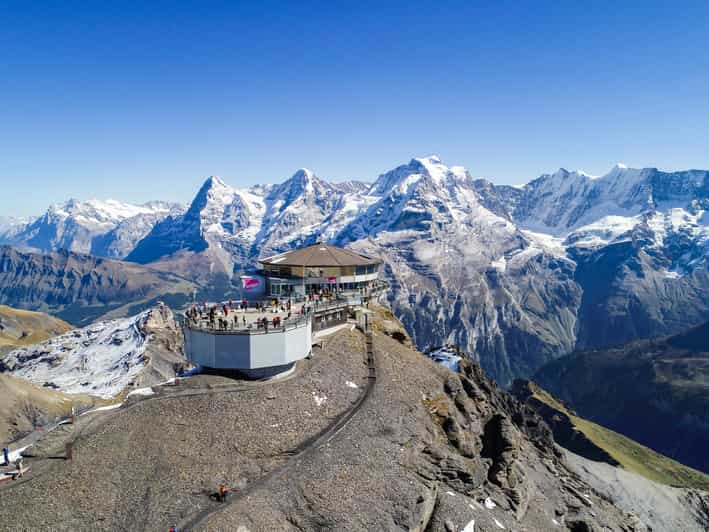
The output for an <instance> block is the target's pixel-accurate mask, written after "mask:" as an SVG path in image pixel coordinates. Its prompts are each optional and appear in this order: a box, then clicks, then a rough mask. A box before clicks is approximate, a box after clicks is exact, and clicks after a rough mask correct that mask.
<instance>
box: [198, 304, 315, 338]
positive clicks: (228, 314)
mask: <svg viewBox="0 0 709 532" xmlns="http://www.w3.org/2000/svg"><path fill="white" fill-rule="evenodd" d="M247 308H248V304H247V301H246V300H245V299H244V300H242V301H241V302H240V303H238V305H235V304H234V302H233V301H229V302H228V303H222V304H221V308H219V306H218V305H215V304H212V305H210V304H208V303H204V304H202V305H192V306H191V307H190V308H189V309H188V310H187V312H185V315H186V316H187V319H188V320H190V321H191V322H192V323H194V324H195V325H199V324H203V323H204V322H206V323H207V326H208V327H209V328H210V329H215V330H218V331H228V330H229V329H237V328H239V327H240V326H241V327H244V328H245V327H247V326H249V327H250V325H248V321H247V319H246V309H247ZM291 308H292V304H291V302H290V301H287V302H284V303H279V302H278V300H276V299H274V300H273V301H272V302H270V304H269V303H265V302H258V303H257V304H256V307H255V310H256V311H257V312H267V311H268V310H272V311H273V312H279V311H280V312H282V313H287V314H286V316H285V318H283V317H282V316H280V315H279V316H274V317H273V318H272V319H268V318H267V317H262V318H258V319H257V320H256V321H255V322H254V323H255V326H256V327H257V328H259V329H261V328H263V329H268V328H269V326H271V327H274V328H275V327H280V326H281V325H283V322H284V321H285V320H289V319H290V317H291ZM235 309H240V310H242V311H243V313H240V312H237V311H236V310H235ZM305 313H306V310H305V309H304V308H301V309H300V314H301V315H304V314H305Z"/></svg>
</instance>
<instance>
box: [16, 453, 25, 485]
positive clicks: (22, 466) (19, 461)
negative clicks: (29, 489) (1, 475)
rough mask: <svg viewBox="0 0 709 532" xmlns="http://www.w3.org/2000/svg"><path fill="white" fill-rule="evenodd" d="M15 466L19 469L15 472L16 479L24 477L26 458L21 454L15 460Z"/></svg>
mask: <svg viewBox="0 0 709 532" xmlns="http://www.w3.org/2000/svg"><path fill="white" fill-rule="evenodd" d="M15 467H16V468H17V471H16V472H15V480H16V479H18V478H22V475H24V474H25V464H24V459H23V458H22V457H21V456H20V457H18V458H17V460H15Z"/></svg>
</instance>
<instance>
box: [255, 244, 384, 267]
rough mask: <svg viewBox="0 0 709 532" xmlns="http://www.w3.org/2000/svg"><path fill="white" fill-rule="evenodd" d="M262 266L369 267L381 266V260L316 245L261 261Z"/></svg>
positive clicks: (327, 245)
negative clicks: (373, 265)
mask: <svg viewBox="0 0 709 532" xmlns="http://www.w3.org/2000/svg"><path fill="white" fill-rule="evenodd" d="M259 262H260V263H261V264H274V265H283V266H308V267H314V266H323V267H326V266H368V265H370V264H381V262H382V261H381V260H379V259H374V258H371V257H367V256H365V255H360V254H359V253H355V252H354V251H350V250H349V249H343V248H338V247H336V246H331V245H329V244H315V245H313V246H308V247H306V248H300V249H294V250H293V251H287V252H285V253H279V254H278V255H273V256H272V257H267V258H265V259H261V260H259Z"/></svg>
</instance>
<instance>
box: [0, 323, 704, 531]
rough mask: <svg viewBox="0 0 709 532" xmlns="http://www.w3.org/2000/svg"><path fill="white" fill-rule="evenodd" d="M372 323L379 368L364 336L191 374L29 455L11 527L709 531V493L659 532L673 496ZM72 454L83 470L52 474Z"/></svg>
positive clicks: (469, 367) (676, 499)
mask: <svg viewBox="0 0 709 532" xmlns="http://www.w3.org/2000/svg"><path fill="white" fill-rule="evenodd" d="M376 313H377V315H376V317H375V319H374V328H373V333H372V340H373V342H372V347H373V353H374V358H373V361H372V362H371V364H370V366H369V367H368V365H367V359H366V357H365V347H366V343H365V338H364V335H363V334H362V333H361V332H359V331H358V330H357V329H354V328H352V327H349V326H348V327H345V328H340V329H337V330H335V331H334V332H331V334H329V335H327V336H325V337H324V338H322V339H321V342H320V347H318V348H316V349H315V351H314V353H313V357H312V359H310V360H306V361H304V362H303V363H302V364H300V365H299V366H298V367H297V369H296V371H295V372H294V373H292V374H290V375H288V376H285V377H282V378H280V379H277V380H275V381H266V382H251V383H249V382H246V383H245V382H243V381H241V382H239V381H233V380H231V379H227V378H224V377H220V376H216V375H199V376H194V377H190V378H187V379H184V380H182V381H180V383H179V385H177V386H156V387H153V388H152V394H151V395H145V394H134V395H132V396H130V397H129V398H128V400H127V401H126V403H124V404H123V405H122V406H121V407H119V408H115V409H111V410H103V411H95V412H93V413H89V414H87V415H84V416H81V417H80V418H79V420H78V424H77V425H76V426H75V427H73V428H72V427H71V426H67V427H66V428H64V429H61V430H56V431H54V432H52V433H51V434H49V435H47V436H46V437H45V438H44V439H42V440H41V441H40V442H39V443H37V444H35V446H33V447H32V448H30V451H26V454H27V455H28V458H27V462H28V465H29V466H30V468H31V473H29V474H28V475H27V476H26V477H25V478H23V479H21V480H18V481H15V482H14V483H12V484H11V485H9V486H6V487H0V504H2V507H3V519H2V521H0V529H2V530H18V529H31V530H39V529H48V528H51V529H53V530H72V531H77V530H97V529H102V530H104V529H105V530H167V528H168V527H169V526H172V525H176V526H177V527H178V528H179V529H180V530H215V531H216V530H241V531H247V530H248V531H270V530H293V531H296V530H363V531H364V530H419V531H424V530H431V531H434V530H435V531H460V530H465V531H471V530H488V531H493V530H502V529H506V530H529V531H547V530H554V529H557V528H559V529H562V530H563V529H566V530H572V531H579V530H625V531H644V530H650V529H652V530H658V529H662V530H687V531H693V530H697V531H699V530H704V529H705V528H706V526H707V524H709V519H708V517H709V516H707V514H706V511H705V509H706V507H707V506H706V505H707V503H708V502H709V501H707V499H706V495H703V494H701V493H699V492H691V491H688V490H674V491H672V492H671V494H672V498H669V496H666V497H665V499H664V500H663V501H664V502H663V504H664V505H665V506H664V507H663V516H662V520H661V523H662V524H663V526H662V527H659V528H658V527H657V525H656V522H654V521H653V520H652V519H651V518H650V517H651V516H650V514H649V513H648V512H647V511H646V506H645V505H644V504H643V505H641V504H640V502H639V501H641V500H643V498H644V497H646V494H647V493H650V492H652V493H655V495H656V496H658V497H659V496H660V494H663V493H665V492H662V491H661V490H660V491H658V488H657V487H656V485H655V484H654V483H652V482H650V481H647V480H645V479H642V478H640V479H638V478H633V482H626V483H625V484H624V486H625V488H626V489H625V490H624V491H623V496H622V497H619V496H617V495H615V494H614V493H612V492H611V490H610V488H609V486H607V485H603V484H602V483H600V482H598V479H597V477H595V476H594V474H593V472H594V470H593V467H594V466H593V465H592V463H591V462H589V461H585V460H584V459H581V458H579V457H571V456H568V457H567V456H566V455H565V453H563V452H562V451H560V450H559V449H558V448H557V447H556V446H555V444H554V440H553V436H552V433H551V431H550V430H549V428H548V426H547V425H546V423H545V422H544V421H543V420H542V419H541V418H540V417H539V416H538V415H537V414H536V413H535V412H534V410H533V409H531V408H530V407H528V406H525V405H524V404H522V403H520V402H518V401H517V400H515V399H514V398H513V397H512V396H510V395H508V394H507V393H506V392H504V391H502V390H500V389H499V388H498V387H497V386H496V385H495V384H494V382H493V381H492V380H490V379H489V378H487V377H486V376H485V375H484V374H483V372H482V370H481V368H480V367H479V366H478V365H477V364H475V363H471V362H468V361H462V362H461V371H460V373H454V372H452V371H450V370H449V369H448V368H445V367H443V366H442V365H437V364H435V363H434V362H432V361H431V360H429V359H428V358H427V357H425V356H424V355H422V354H421V353H419V352H418V351H416V350H415V349H414V348H412V347H411V345H410V342H409V339H408V337H407V335H406V334H405V332H404V331H403V329H402V328H401V326H400V325H399V324H398V323H397V322H396V320H395V319H394V318H393V316H392V315H391V314H389V313H388V312H387V311H385V310H383V309H377V310H376ZM67 441H73V458H72V460H71V461H70V462H67V461H65V460H56V459H53V458H55V457H57V456H61V455H62V454H63V453H64V445H65V443H66V442H67ZM609 467H610V466H609ZM222 483H223V484H226V485H228V486H230V487H231V493H230V495H229V498H228V499H227V502H226V503H219V502H215V500H214V499H215V492H216V488H217V486H219V484H222ZM653 490H655V491H653ZM668 493H669V492H668ZM665 495H666V494H665ZM28 500H32V501H33V502H34V504H33V505H31V506H30V505H27V504H26V501H28ZM636 508H640V511H637V509H636ZM658 522H659V521H658ZM664 525H667V526H664Z"/></svg>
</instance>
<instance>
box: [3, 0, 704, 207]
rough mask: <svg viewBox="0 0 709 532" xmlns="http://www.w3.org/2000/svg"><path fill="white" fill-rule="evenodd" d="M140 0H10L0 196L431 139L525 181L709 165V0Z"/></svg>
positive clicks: (475, 170) (393, 158) (239, 175)
mask: <svg viewBox="0 0 709 532" xmlns="http://www.w3.org/2000/svg"><path fill="white" fill-rule="evenodd" d="M114 4H115V5H114ZM119 4H120V5H119ZM145 4H147V3H144V2H136V3H130V2H115V3H112V2H96V3H86V2H81V3H79V2H72V1H65V2H51V3H48V4H45V5H41V4H40V3H39V2H17V3H14V4H13V3H12V2H11V3H7V2H5V3H3V5H2V6H1V7H0V62H1V63H0V64H2V76H0V215H29V214H35V213H40V212H41V211H43V210H44V209H45V208H46V206H47V205H48V204H49V203H52V202H56V201H62V200H64V199H66V198H68V197H77V198H79V199H88V198H91V197H98V198H107V197H113V198H116V199H122V200H126V201H145V200H149V199H168V200H177V201H184V202H187V201H189V200H190V199H191V197H192V196H193V194H194V193H195V192H196V190H197V188H198V186H199V184H200V183H201V182H202V180H203V179H204V177H205V176H207V175H210V174H216V175H221V176H223V178H224V179H225V180H226V181H227V182H228V183H230V184H233V185H237V186H242V185H243V186H245V185H250V184H254V183H259V182H274V181H281V180H283V179H285V178H287V177H288V176H290V175H291V174H292V173H293V172H294V171H295V170H296V169H297V168H300V167H308V168H311V169H312V170H314V171H315V172H316V173H317V174H318V175H320V176H322V177H326V178H330V179H334V180H339V179H345V178H360V179H374V178H375V177H376V176H377V175H378V174H379V173H381V172H383V171H386V170H388V169H391V168H393V167H395V166H396V165H398V164H401V163H404V162H406V161H408V160H409V159H410V158H411V157H413V156H419V155H427V154H431V153H436V154H438V155H440V156H441V158H442V159H443V160H444V162H446V163H448V164H460V165H464V166H465V167H467V168H468V169H469V170H470V171H471V173H472V174H473V175H475V176H484V177H488V178H490V179H492V180H493V181H495V182H498V183H513V184H514V183H522V182H526V181H528V180H530V179H532V178H534V177H536V176H538V175H539V174H541V173H544V172H548V171H553V170H555V169H556V168H558V167H560V166H563V167H566V168H571V169H576V168H580V169H583V170H586V171H588V172H591V173H604V172H605V171H607V170H608V169H609V168H610V167H611V166H612V165H613V164H614V163H616V162H624V163H626V164H628V165H630V166H656V167H659V168H663V169H685V168H709V149H708V146H709V32H707V31H706V30H707V28H708V27H709V4H708V3H706V2H660V3H655V2H637V3H636V2H612V3H611V2H608V3H603V2H583V3H582V2H554V3H551V2H550V3H546V2H505V1H500V2H484V3H480V4H476V3H474V2H431V3H416V2H401V3H395V2H386V3H380V2H373V3H371V4H370V3H367V2H357V3H340V2H323V3H312V2H289V3H277V2H258V3H256V2H254V3H252V4H239V3H237V2H194V3H188V2H164V3H161V2H151V3H150V6H147V5H145ZM493 4H494V5H493Z"/></svg>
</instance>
